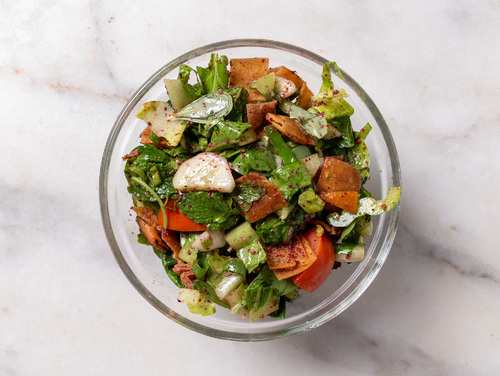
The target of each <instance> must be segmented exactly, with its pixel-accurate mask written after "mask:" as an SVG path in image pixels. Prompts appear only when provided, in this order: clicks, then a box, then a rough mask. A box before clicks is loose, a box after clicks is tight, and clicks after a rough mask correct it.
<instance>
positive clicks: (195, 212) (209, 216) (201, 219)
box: [177, 192, 239, 230]
mask: <svg viewBox="0 0 500 376" xmlns="http://www.w3.org/2000/svg"><path fill="white" fill-rule="evenodd" d="M226 198H227V196H225V195H224V194H223V193H221V192H188V193H186V194H185V195H183V196H181V198H180V199H179V201H177V207H178V208H179V211H180V212H181V213H182V214H184V215H185V216H187V217H188V218H189V219H191V220H193V221H194V222H196V223H202V224H204V225H206V226H207V228H208V229H209V230H227V229H229V228H231V227H233V226H234V225H236V223H237V222H238V219H239V213H238V211H237V210H236V209H233V208H232V207H231V206H230V203H229V202H228V200H227V199H226Z"/></svg>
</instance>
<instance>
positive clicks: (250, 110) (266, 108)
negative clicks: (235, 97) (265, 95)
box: [247, 101, 278, 128]
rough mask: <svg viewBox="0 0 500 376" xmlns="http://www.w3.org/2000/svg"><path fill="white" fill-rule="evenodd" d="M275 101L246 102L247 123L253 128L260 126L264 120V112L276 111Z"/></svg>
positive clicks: (273, 112)
mask: <svg viewBox="0 0 500 376" xmlns="http://www.w3.org/2000/svg"><path fill="white" fill-rule="evenodd" d="M277 104H278V102H277V101H271V102H263V103H248V104H247V123H248V124H251V125H253V126H254V127H255V128H258V127H260V126H261V125H262V124H264V123H265V121H266V114H268V113H272V114H275V113H276V105H277Z"/></svg>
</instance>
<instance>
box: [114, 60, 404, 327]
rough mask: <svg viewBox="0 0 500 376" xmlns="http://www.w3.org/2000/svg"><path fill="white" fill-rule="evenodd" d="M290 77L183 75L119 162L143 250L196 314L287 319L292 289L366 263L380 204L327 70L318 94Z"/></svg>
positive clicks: (209, 71)
mask: <svg viewBox="0 0 500 376" xmlns="http://www.w3.org/2000/svg"><path fill="white" fill-rule="evenodd" d="M291 68H292V67H285V66H278V67H274V68H272V67H270V66H269V59H268V58H242V59H231V60H229V59H228V58H227V57H226V56H219V55H218V54H215V53H214V54H212V55H211V58H210V61H209V62H208V65H207V67H196V68H193V67H190V66H189V65H185V64H184V65H181V66H180V67H179V73H178V77H177V79H164V83H165V87H166V91H167V93H168V98H169V99H168V101H166V102H163V101H151V102H146V103H144V104H143V105H142V108H141V109H140V111H139V112H138V113H137V114H136V116H137V117H138V118H139V119H142V120H143V121H144V122H145V129H144V131H143V132H142V134H141V135H140V145H139V146H137V147H136V148H135V149H133V150H132V151H131V152H130V153H129V154H127V155H125V156H124V157H123V160H124V161H125V168H124V173H125V176H126V179H127V182H128V191H129V193H130V194H131V195H132V200H133V206H132V208H131V209H132V210H133V211H134V212H135V213H136V219H137V223H138V227H139V229H140V232H139V235H138V241H139V242H140V243H143V244H147V245H151V246H152V247H153V250H154V252H155V253H156V255H157V256H158V257H159V259H160V261H159V262H162V264H163V267H164V268H165V271H166V274H167V275H168V277H170V279H171V280H172V281H173V283H175V284H176V285H177V286H178V287H179V295H178V300H179V301H180V302H185V303H186V304H187V305H188V307H189V310H190V311H191V312H192V313H195V314H201V315H210V314H213V313H215V311H216V307H217V306H219V307H223V308H226V309H229V310H230V312H231V313H233V314H235V315H236V316H237V317H238V318H240V319H249V320H250V321H251V322H254V321H256V320H259V319H262V318H264V317H267V316H271V317H275V318H283V317H285V314H286V305H287V303H289V302H293V301H294V300H295V299H298V298H299V297H300V293H307V294H310V293H314V291H315V290H316V289H317V288H318V287H320V286H321V285H322V284H323V283H324V282H325V281H326V280H327V278H328V276H329V275H330V273H332V270H335V269H337V268H338V267H340V266H341V265H343V264H345V263H355V262H359V261H361V260H362V259H363V257H364V247H365V244H364V243H363V239H364V238H366V237H367V236H369V235H370V233H371V230H372V226H371V221H370V220H371V216H373V215H379V214H383V213H385V212H387V211H389V210H391V209H392V208H394V207H395V206H396V205H397V203H398V201H399V198H400V195H401V188H400V187H393V188H390V189H389V191H388V193H387V196H386V198H385V199H383V200H376V199H375V198H373V197H372V195H371V194H370V193H369V192H368V191H367V190H366V189H365V188H364V185H365V183H366V181H367V180H368V179H369V178H370V172H369V171H370V158H369V153H368V150H367V147H366V144H365V138H366V137H367V136H368V135H369V133H370V130H371V126H370V124H366V125H365V126H364V127H363V128H362V129H360V130H358V131H355V130H353V128H352V125H351V120H350V116H351V115H352V114H353V112H354V109H353V108H352V107H351V105H349V103H348V101H347V100H346V97H347V96H348V95H347V93H346V91H345V90H344V89H342V88H335V87H334V85H333V82H332V70H333V71H334V72H336V73H337V74H338V75H339V76H340V77H342V76H341V71H340V70H339V69H338V67H337V65H336V64H335V63H333V62H331V63H327V64H325V65H324V66H323V70H322V72H318V74H321V76H322V85H321V87H320V89H319V92H318V93H313V92H312V91H311V90H310V89H309V88H308V86H307V83H306V81H304V79H303V78H301V77H300V75H299V74H298V73H297V72H295V71H293V70H291Z"/></svg>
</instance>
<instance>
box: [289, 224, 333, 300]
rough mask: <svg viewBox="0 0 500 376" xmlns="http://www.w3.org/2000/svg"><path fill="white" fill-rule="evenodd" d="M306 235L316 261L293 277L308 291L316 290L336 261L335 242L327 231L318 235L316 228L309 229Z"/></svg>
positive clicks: (294, 280) (299, 285)
mask: <svg viewBox="0 0 500 376" xmlns="http://www.w3.org/2000/svg"><path fill="white" fill-rule="evenodd" d="M304 237H305V238H306V240H307V242H308V243H309V245H310V246H311V248H312V250H313V252H314V253H315V254H316V257H317V259H316V261H315V262H314V263H313V264H312V265H311V266H310V267H309V268H307V269H306V270H304V271H303V272H302V273H299V274H297V275H295V276H293V277H292V281H293V283H295V285H296V286H298V287H300V288H301V289H302V290H304V291H307V292H313V291H314V290H316V289H317V288H318V287H319V286H321V284H322V283H323V282H325V280H326V279H327V278H328V276H329V275H330V272H331V271H332V268H333V264H334V263H335V251H334V249H333V243H332V241H331V240H330V238H329V237H328V235H327V234H326V233H323V234H322V235H321V236H318V234H317V232H316V229H315V228H313V229H312V230H310V231H308V232H307V233H306V234H305V235H304Z"/></svg>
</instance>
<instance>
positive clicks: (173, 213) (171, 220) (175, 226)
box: [158, 200, 207, 232]
mask: <svg viewBox="0 0 500 376" xmlns="http://www.w3.org/2000/svg"><path fill="white" fill-rule="evenodd" d="M165 211H166V213H167V229H169V230H174V231H183V232H189V231H206V230H207V227H206V226H205V225H202V224H201V223H196V222H194V221H192V220H191V219H189V218H188V217H186V216H185V215H184V214H182V213H181V212H180V211H179V209H177V208H176V207H175V200H168V202H167V205H166V206H165ZM163 224H164V219H163V214H162V212H161V210H160V213H159V215H158V225H159V226H160V227H162V228H163Z"/></svg>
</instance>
